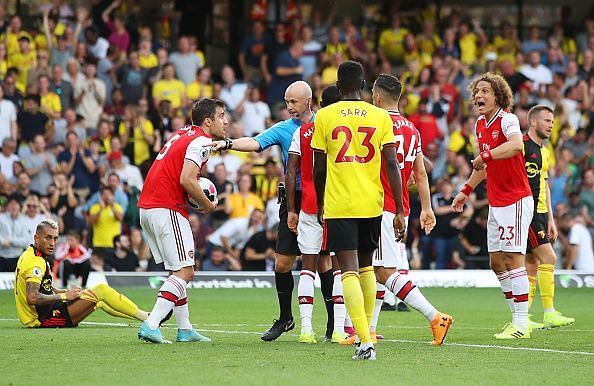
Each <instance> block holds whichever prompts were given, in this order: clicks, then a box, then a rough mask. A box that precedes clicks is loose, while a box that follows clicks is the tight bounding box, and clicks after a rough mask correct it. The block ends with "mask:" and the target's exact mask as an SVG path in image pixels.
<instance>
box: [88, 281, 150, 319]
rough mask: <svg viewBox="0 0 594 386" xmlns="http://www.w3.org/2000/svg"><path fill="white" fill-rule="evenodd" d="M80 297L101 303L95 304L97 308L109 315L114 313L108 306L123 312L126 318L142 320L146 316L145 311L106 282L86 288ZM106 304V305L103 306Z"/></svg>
mask: <svg viewBox="0 0 594 386" xmlns="http://www.w3.org/2000/svg"><path fill="white" fill-rule="evenodd" d="M80 298H81V299H83V300H87V301H91V302H93V303H97V304H98V303H100V302H102V303H103V304H101V305H99V304H98V305H97V308H101V309H102V310H104V311H105V312H107V313H108V314H110V315H114V314H112V313H111V312H109V311H108V310H107V309H108V308H109V309H110V310H112V311H115V312H117V313H120V314H123V315H125V316H123V317H126V318H132V319H138V320H142V321H144V320H145V319H146V318H147V313H146V312H145V311H142V310H140V309H139V308H138V306H137V305H136V304H134V302H133V301H132V300H130V299H128V298H127V297H125V296H124V295H122V294H120V293H119V292H117V291H116V290H114V289H113V288H111V287H110V286H108V285H107V284H98V285H96V286H95V287H93V288H91V289H86V290H84V291H83V293H82V295H81V296H80ZM105 306H107V307H105ZM114 316H120V317H121V315H114Z"/></svg>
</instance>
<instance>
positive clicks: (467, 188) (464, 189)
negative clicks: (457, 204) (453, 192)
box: [460, 184, 474, 196]
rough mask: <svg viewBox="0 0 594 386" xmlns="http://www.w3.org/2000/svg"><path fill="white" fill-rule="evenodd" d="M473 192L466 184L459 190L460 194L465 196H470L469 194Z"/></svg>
mask: <svg viewBox="0 0 594 386" xmlns="http://www.w3.org/2000/svg"><path fill="white" fill-rule="evenodd" d="M473 191H474V188H473V187H472V186H470V185H468V184H464V187H463V188H462V189H461V190H460V192H461V193H464V194H465V195H467V196H470V193H472V192H473Z"/></svg>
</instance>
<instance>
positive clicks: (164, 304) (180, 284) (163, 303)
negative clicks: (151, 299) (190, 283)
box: [146, 275, 187, 330]
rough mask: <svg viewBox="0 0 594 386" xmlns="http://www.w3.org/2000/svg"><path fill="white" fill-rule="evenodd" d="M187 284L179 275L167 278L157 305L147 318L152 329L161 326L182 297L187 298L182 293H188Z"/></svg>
mask: <svg viewBox="0 0 594 386" xmlns="http://www.w3.org/2000/svg"><path fill="white" fill-rule="evenodd" d="M186 286H187V283H186V282H185V281H184V280H182V279H180V278H179V277H177V276H173V275H171V276H169V277H168V278H167V279H166V280H165V282H164V283H163V285H162V286H161V288H160V289H159V294H158V295H157V301H156V302H155V306H154V307H153V310H152V311H151V313H150V314H149V317H148V318H147V319H146V323H147V324H148V327H149V328H150V329H151V330H154V329H156V328H159V323H160V322H161V320H163V318H164V317H165V316H166V315H167V314H168V313H169V311H171V310H172V309H173V308H174V306H175V304H176V303H177V302H178V301H179V300H180V299H183V298H185V296H182V294H185V293H186ZM186 307H187V305H186ZM176 320H177V316H176ZM178 323H179V322H178ZM180 328H181V327H180Z"/></svg>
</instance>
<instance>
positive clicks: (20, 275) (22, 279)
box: [14, 246, 54, 327]
mask: <svg viewBox="0 0 594 386" xmlns="http://www.w3.org/2000/svg"><path fill="white" fill-rule="evenodd" d="M27 283H35V284H39V292H40V293H42V294H46V295H51V294H53V293H54V291H53V283H52V270H51V269H50V266H49V262H48V261H47V260H46V259H44V258H43V257H42V256H41V254H39V253H38V252H36V251H35V249H34V248H33V246H30V247H29V248H27V249H25V252H23V254H22V255H21V257H19V261H18V263H17V269H16V272H15V280H14V298H15V302H16V309H17V314H18V316H19V320H20V321H21V323H22V324H23V325H25V326H27V327H37V326H39V325H40V324H41V322H40V321H39V319H38V317H39V315H45V314H46V313H47V312H48V309H49V308H51V307H52V305H51V304H46V305H42V306H31V305H29V304H27Z"/></svg>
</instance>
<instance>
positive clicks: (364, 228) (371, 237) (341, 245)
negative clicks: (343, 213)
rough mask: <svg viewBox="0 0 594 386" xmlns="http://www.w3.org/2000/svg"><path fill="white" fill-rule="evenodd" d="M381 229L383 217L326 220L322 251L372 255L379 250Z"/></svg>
mask: <svg viewBox="0 0 594 386" xmlns="http://www.w3.org/2000/svg"><path fill="white" fill-rule="evenodd" d="M381 228H382V216H379V217H373V218H336V219H328V220H325V221H324V238H323V242H322V249H324V250H328V251H333V252H338V251H358V252H361V253H371V252H373V251H375V250H376V249H377V245H378V241H379V236H380V231H381Z"/></svg>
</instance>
